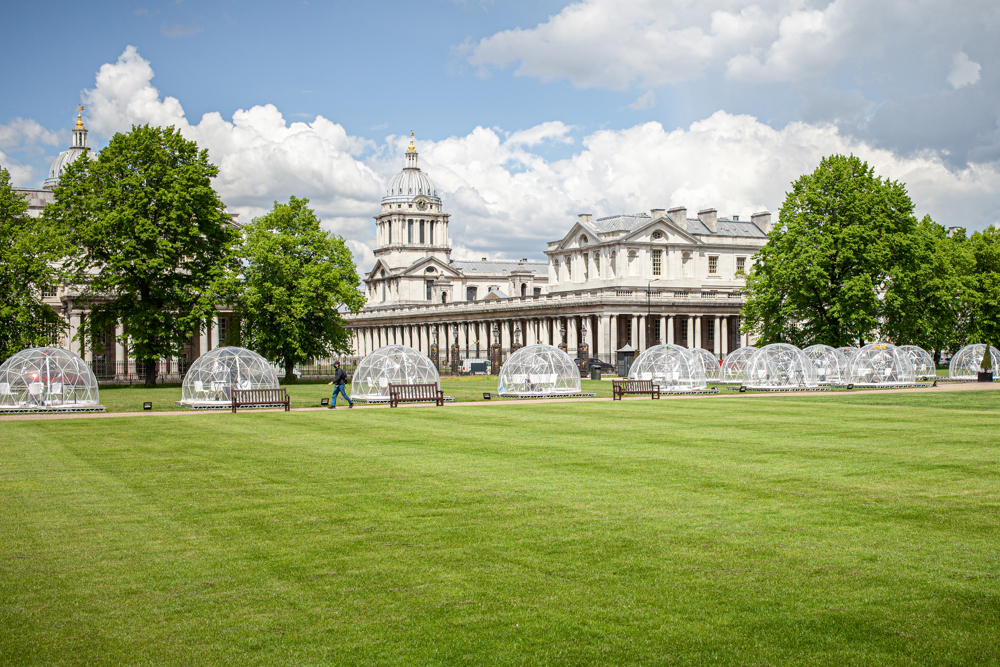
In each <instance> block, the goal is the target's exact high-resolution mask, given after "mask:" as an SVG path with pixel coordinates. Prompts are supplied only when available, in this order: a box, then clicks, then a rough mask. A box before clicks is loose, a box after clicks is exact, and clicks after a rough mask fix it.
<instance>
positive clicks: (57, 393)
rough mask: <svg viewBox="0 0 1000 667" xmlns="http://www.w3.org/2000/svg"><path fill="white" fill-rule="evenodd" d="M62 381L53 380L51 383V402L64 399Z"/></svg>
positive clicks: (58, 401)
mask: <svg viewBox="0 0 1000 667" xmlns="http://www.w3.org/2000/svg"><path fill="white" fill-rule="evenodd" d="M62 393H63V386H62V382H52V383H50V384H49V403H62V402H63V400H62V398H63V395H62Z"/></svg>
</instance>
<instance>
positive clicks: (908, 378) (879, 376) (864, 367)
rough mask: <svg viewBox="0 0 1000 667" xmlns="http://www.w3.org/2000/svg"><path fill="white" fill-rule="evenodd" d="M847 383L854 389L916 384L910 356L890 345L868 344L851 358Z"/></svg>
mask: <svg viewBox="0 0 1000 667" xmlns="http://www.w3.org/2000/svg"><path fill="white" fill-rule="evenodd" d="M848 368H849V369H850V370H849V372H848V380H847V381H848V382H849V383H850V384H853V385H854V386H855V387H899V386H908V385H913V384H916V381H917V378H916V375H915V373H914V372H913V362H912V361H910V355H909V354H907V353H906V352H905V351H903V350H900V349H899V348H898V347H896V346H895V345H893V344H892V343H882V342H877V343H869V344H868V345H865V346H864V347H863V348H861V349H860V350H858V353H857V354H855V355H854V356H853V357H851V360H850V363H849V366H848Z"/></svg>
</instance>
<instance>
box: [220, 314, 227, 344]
mask: <svg viewBox="0 0 1000 667" xmlns="http://www.w3.org/2000/svg"><path fill="white" fill-rule="evenodd" d="M217 321H218V325H217V326H218V327H219V347H223V346H224V345H225V344H226V334H227V333H229V331H228V325H229V319H228V318H226V317H225V316H222V315H220V316H219V317H218V318H217Z"/></svg>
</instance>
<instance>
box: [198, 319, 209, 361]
mask: <svg viewBox="0 0 1000 667" xmlns="http://www.w3.org/2000/svg"><path fill="white" fill-rule="evenodd" d="M205 325H206V326H205V327H204V328H203V329H199V330H198V356H199V357H203V356H205V353H206V352H208V350H209V347H208V338H209V336H210V335H211V328H210V327H211V326H212V323H211V322H205Z"/></svg>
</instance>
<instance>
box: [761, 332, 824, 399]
mask: <svg viewBox="0 0 1000 667" xmlns="http://www.w3.org/2000/svg"><path fill="white" fill-rule="evenodd" d="M747 373H748V377H746V378H745V379H744V381H743V384H744V385H746V386H747V387H748V388H749V389H755V390H759V391H788V390H795V389H816V388H818V387H819V378H818V377H817V376H816V367H815V366H813V363H812V361H811V360H810V359H809V357H807V356H806V355H805V353H804V352H803V351H802V350H800V349H799V348H797V347H795V346H794V345H789V344H788V343H771V344H770V345H765V346H764V347H762V348H760V349H759V350H757V352H756V353H754V355H753V356H752V357H750V360H749V361H748V362H747Z"/></svg>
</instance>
